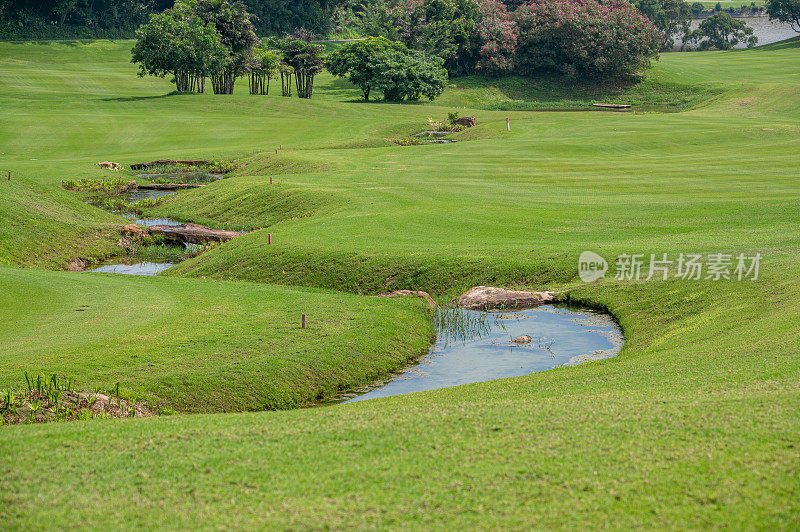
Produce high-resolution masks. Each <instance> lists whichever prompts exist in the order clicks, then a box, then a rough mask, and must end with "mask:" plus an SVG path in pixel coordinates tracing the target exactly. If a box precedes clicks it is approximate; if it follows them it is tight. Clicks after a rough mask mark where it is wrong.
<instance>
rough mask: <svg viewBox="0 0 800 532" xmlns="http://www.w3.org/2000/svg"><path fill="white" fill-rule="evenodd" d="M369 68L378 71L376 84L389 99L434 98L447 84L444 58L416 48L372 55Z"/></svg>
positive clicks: (374, 84) (396, 100)
mask: <svg viewBox="0 0 800 532" xmlns="http://www.w3.org/2000/svg"><path fill="white" fill-rule="evenodd" d="M370 69H371V70H372V71H373V72H374V73H375V77H374V78H373V80H372V86H373V88H375V89H376V90H379V91H381V93H383V99H384V100H387V101H393V102H402V101H404V100H410V101H416V100H419V99H420V98H421V97H422V96H425V97H426V98H428V99H429V100H433V99H434V98H436V97H437V96H439V95H440V94H442V92H444V88H445V85H446V84H447V70H445V69H444V60H442V59H441V58H440V57H435V56H428V55H426V54H425V53H423V52H418V51H416V50H408V51H401V50H395V49H392V48H388V49H386V50H383V51H382V52H380V53H378V54H376V55H375V56H374V57H373V58H372V59H371V61H370Z"/></svg>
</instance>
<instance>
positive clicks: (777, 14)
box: [766, 0, 800, 33]
mask: <svg viewBox="0 0 800 532" xmlns="http://www.w3.org/2000/svg"><path fill="white" fill-rule="evenodd" d="M766 7H767V13H768V14H769V19H770V20H780V21H781V22H785V23H787V24H789V26H791V28H792V29H793V30H794V31H796V32H798V33H800V0H767V5H766Z"/></svg>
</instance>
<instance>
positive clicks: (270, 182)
mask: <svg viewBox="0 0 800 532" xmlns="http://www.w3.org/2000/svg"><path fill="white" fill-rule="evenodd" d="M269 184H270V185H271V184H272V176H269Z"/></svg>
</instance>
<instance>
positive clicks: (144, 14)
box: [0, 0, 334, 39]
mask: <svg viewBox="0 0 800 532" xmlns="http://www.w3.org/2000/svg"><path fill="white" fill-rule="evenodd" d="M329 1H330V0H246V1H245V3H246V5H247V10H248V12H250V13H251V14H252V15H253V19H252V22H253V26H254V28H255V31H256V33H258V34H259V35H263V36H266V35H283V34H286V33H291V32H293V31H294V30H295V29H297V28H300V27H305V28H307V29H309V30H311V31H313V32H314V33H316V34H322V35H324V34H326V33H327V32H328V31H330V28H331V17H330V13H331V10H332V8H333V7H334V6H333V5H332V4H329ZM173 5H174V0H0V39H62V38H64V39H67V38H130V37H133V33H134V31H135V30H136V28H138V27H139V26H140V25H141V24H142V23H144V22H146V21H147V19H148V17H149V16H150V15H151V14H153V13H159V12H162V11H164V10H165V9H169V8H171V7H173Z"/></svg>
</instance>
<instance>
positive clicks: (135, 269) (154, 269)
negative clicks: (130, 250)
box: [88, 262, 175, 275]
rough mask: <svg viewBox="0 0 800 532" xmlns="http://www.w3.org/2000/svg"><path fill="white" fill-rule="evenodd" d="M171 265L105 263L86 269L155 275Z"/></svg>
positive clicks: (162, 263) (157, 263) (155, 263)
mask: <svg viewBox="0 0 800 532" xmlns="http://www.w3.org/2000/svg"><path fill="white" fill-rule="evenodd" d="M173 266H175V265H174V264H172V263H169V262H137V263H134V264H106V265H104V266H100V267H99V268H94V269H92V270H88V271H89V272H100V273H122V274H125V275H156V274H157V273H159V272H163V271H164V270H166V269H168V268H171V267H173Z"/></svg>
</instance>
